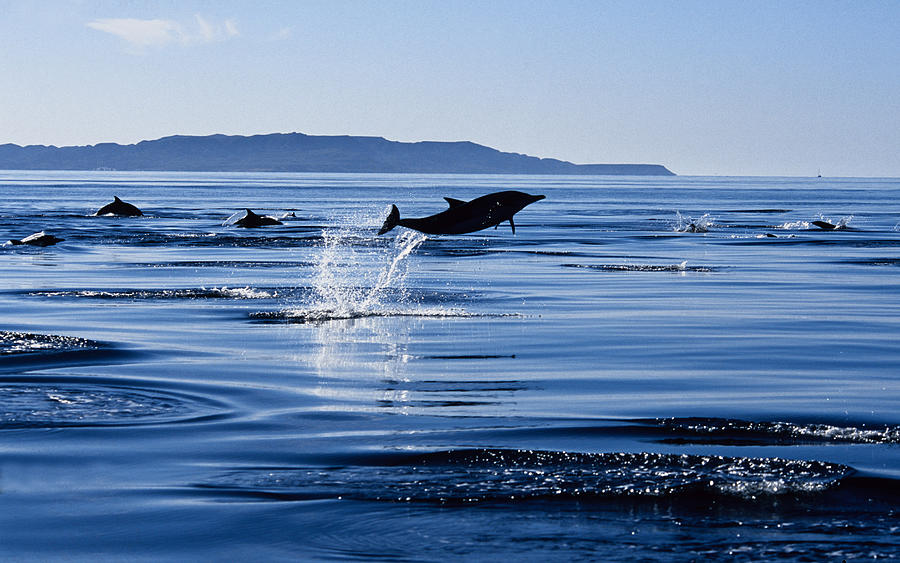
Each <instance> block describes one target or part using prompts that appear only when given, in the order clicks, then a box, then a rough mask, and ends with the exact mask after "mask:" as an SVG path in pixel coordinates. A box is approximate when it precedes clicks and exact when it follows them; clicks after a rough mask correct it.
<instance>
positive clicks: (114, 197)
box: [113, 195, 122, 201]
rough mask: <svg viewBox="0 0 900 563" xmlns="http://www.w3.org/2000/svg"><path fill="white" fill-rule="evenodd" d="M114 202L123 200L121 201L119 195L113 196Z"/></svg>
mask: <svg viewBox="0 0 900 563" xmlns="http://www.w3.org/2000/svg"><path fill="white" fill-rule="evenodd" d="M113 201H122V200H121V199H119V196H117V195H114V196H113Z"/></svg>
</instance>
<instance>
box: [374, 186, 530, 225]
mask: <svg viewBox="0 0 900 563" xmlns="http://www.w3.org/2000/svg"><path fill="white" fill-rule="evenodd" d="M544 197H545V196H542V195H530V194H526V193H524V192H517V191H513V190H510V191H505V192H495V193H492V194H487V195H483V196H481V197H478V198H475V199H473V200H472V201H460V200H458V199H453V198H451V197H445V198H444V199H445V200H447V203H448V204H450V208H449V209H447V210H446V211H442V212H440V213H436V214H434V215H429V216H428V217H419V218H416V219H401V218H400V210H399V209H397V206H396V205H392V206H391V212H390V214H389V215H388V218H387V219H386V220H385V222H384V225H382V227H381V230H380V231H378V234H379V235H383V234H384V233H386V232H388V231H390V230H391V229H393V228H394V227H396V226H397V225H400V226H401V227H406V228H408V229H414V230H416V231H420V232H423V233H426V234H429V235H461V234H464V233H473V232H475V231H480V230H482V229H487V228H488V227H496V226H497V225H499V224H500V223H503V222H504V221H509V226H510V227H512V232H513V234H515V232H516V224H515V222H513V215H515V214H516V213H518V212H519V211H521V210H522V209H523V208H524V207H525V206H526V205H528V204H531V203H534V202H536V201H539V200H542V199H544Z"/></svg>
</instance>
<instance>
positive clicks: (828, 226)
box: [812, 221, 853, 231]
mask: <svg viewBox="0 0 900 563" xmlns="http://www.w3.org/2000/svg"><path fill="white" fill-rule="evenodd" d="M812 224H813V225H815V226H817V227H819V228H820V229H822V230H823V231H852V230H853V229H851V228H850V227H848V226H847V225H845V224H844V223H843V221H842V222H840V223H838V224H837V225H835V224H834V223H829V222H828V221H813V222H812Z"/></svg>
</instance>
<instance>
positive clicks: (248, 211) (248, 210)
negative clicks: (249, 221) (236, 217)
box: [247, 207, 256, 217]
mask: <svg viewBox="0 0 900 563" xmlns="http://www.w3.org/2000/svg"><path fill="white" fill-rule="evenodd" d="M254 215H256V213H254V212H253V210H252V209H250V208H249V207H248V208H247V217H253V216H254Z"/></svg>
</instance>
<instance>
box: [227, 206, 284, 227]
mask: <svg viewBox="0 0 900 563" xmlns="http://www.w3.org/2000/svg"><path fill="white" fill-rule="evenodd" d="M282 224H283V223H282V222H281V221H279V220H278V219H276V218H275V217H269V216H268V215H257V214H256V213H254V212H253V211H251V210H249V209H247V211H246V213H244V216H243V217H241V218H240V219H238V220H237V221H235V222H234V225H235V226H236V227H247V228H253V227H263V226H265V225H282Z"/></svg>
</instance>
